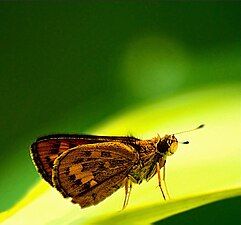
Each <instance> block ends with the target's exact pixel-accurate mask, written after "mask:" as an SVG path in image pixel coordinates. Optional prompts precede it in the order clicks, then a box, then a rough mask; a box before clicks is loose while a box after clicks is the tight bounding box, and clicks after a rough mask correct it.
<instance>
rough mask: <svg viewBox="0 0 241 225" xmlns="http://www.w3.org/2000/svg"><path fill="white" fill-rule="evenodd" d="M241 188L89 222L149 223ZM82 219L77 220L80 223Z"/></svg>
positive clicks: (238, 194)
mask: <svg viewBox="0 0 241 225" xmlns="http://www.w3.org/2000/svg"><path fill="white" fill-rule="evenodd" d="M240 195H241V189H240V188H237V189H233V190H227V191H220V192H215V193H211V194H205V195H200V196H195V197H191V198H187V199H180V200H177V201H170V202H168V203H167V204H155V205H151V206H146V207H142V208H136V209H134V210H130V211H123V212H121V213H119V214H115V215H113V216H110V217H108V218H102V219H101V218H97V219H96V220H95V221H90V222H89V223H88V224H93V223H98V224H99V225H102V224H103V225H105V224H115V225H121V224H129V222H130V221H132V222H131V224H133V225H134V224H142V225H148V224H151V223H153V222H155V221H158V220H161V219H164V218H166V217H169V216H172V215H174V214H178V213H181V212H184V211H187V210H190V209H193V208H196V207H198V206H201V205H205V204H208V203H210V202H215V201H218V200H221V199H225V198H230V197H235V196H240ZM79 222H80V221H75V224H79Z"/></svg>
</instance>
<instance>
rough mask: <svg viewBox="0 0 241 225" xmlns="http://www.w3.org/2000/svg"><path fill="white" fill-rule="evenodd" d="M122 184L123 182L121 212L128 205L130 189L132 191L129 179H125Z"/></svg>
mask: <svg viewBox="0 0 241 225" xmlns="http://www.w3.org/2000/svg"><path fill="white" fill-rule="evenodd" d="M124 182H125V200H124V203H123V207H122V210H123V209H125V208H126V206H127V205H128V202H129V198H130V194H131V189H132V182H131V180H130V179H129V177H127V178H126V179H125V181H124Z"/></svg>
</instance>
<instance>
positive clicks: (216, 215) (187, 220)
mask: <svg viewBox="0 0 241 225" xmlns="http://www.w3.org/2000/svg"><path fill="white" fill-rule="evenodd" d="M240 208H241V197H235V198H230V199H225V200H222V201H218V202H214V203H211V204H207V205H204V206H201V207H198V208H195V209H192V210H189V211H187V212H183V213H180V214H177V215H174V216H171V217H169V218H167V219H164V220H161V221H158V222H155V223H153V225H163V224H165V225H175V224H185V225H189V224H190V225H192V224H205V225H213V224H218V225H226V224H240Z"/></svg>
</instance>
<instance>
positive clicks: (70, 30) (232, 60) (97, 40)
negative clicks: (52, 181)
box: [0, 1, 241, 211]
mask: <svg viewBox="0 0 241 225" xmlns="http://www.w3.org/2000/svg"><path fill="white" fill-rule="evenodd" d="M240 6H241V4H240V3H239V2H233V3H232V2H231V3H230V2H229V3H221V2H217V3H207V2H206V3H198V2H194V3H190V2H189V3H188V2H185V3H183V2H182V3H177V2H176V3H174V2H172V3H167V2H166V3H161V2H155V3H143V2H136V3H127V2H125V3H121V2H118V1H115V2H109V1H108V2H106V3H96V2H94V1H88V2H87V1H86V2H79V3H73V2H72V3H63V2H62V3H59V4H57V3H47V2H45V3H38V2H23V3H19V2H11V3H7V2H1V3H0V62H1V63H0V64H1V65H0V104H1V110H0V128H1V130H0V132H1V135H0V143H1V149H0V162H1V163H0V171H1V174H0V193H1V194H0V211H3V210H6V209H8V208H9V207H11V206H12V205H13V204H14V203H15V202H17V201H18V200H19V199H20V198H21V197H22V196H23V195H24V194H25V193H26V192H27V191H28V190H29V189H30V188H31V186H32V185H33V184H34V183H36V181H37V180H39V176H38V174H37V172H36V170H35V168H34V166H33V164H32V162H31V159H30V157H29V146H30V144H31V143H32V142H33V141H34V140H35V138H36V137H38V136H41V135H45V134H51V133H58V132H60V133H65V132H66V133H87V132H88V130H90V129H91V128H92V127H96V126H97V124H99V123H101V122H102V121H104V120H105V119H107V118H109V117H110V116H112V115H115V114H116V113H119V112H121V111H124V110H128V109H130V108H133V107H137V106H140V105H144V104H148V103H149V102H155V101H157V100H158V101H162V100H164V99H167V98H170V97H172V96H175V95H179V94H180V93H183V92H189V91H192V90H196V89H201V88H202V87H212V86H214V85H215V86H218V85H228V84H232V83H239V84H240V81H241V80H240V75H241V63H240V62H241V43H240V42H241V29H240V25H241V24H240V23H241V22H240V21H241V7H240ZM170 123H171V121H170ZM140 126H141V124H140ZM107 135H108V134H107ZM3 193H4V194H3Z"/></svg>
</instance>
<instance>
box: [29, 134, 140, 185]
mask: <svg viewBox="0 0 241 225" xmlns="http://www.w3.org/2000/svg"><path fill="white" fill-rule="evenodd" d="M115 140H116V141H124V142H128V141H131V142H134V141H135V140H138V139H136V138H133V137H109V136H95V135H77V134H69V135H67V134H56V135H49V136H43V137H40V138H38V139H37V140H36V142H34V143H33V144H32V145H31V149H30V151H31V156H32V159H33V161H34V163H35V165H36V167H37V169H38V172H39V173H40V174H41V175H42V177H43V178H44V179H45V180H46V181H47V182H48V183H49V184H51V185H52V186H53V183H52V169H53V164H54V160H55V159H56V158H57V157H58V156H59V155H61V154H62V153H63V152H64V151H66V150H68V149H70V148H73V147H76V146H80V145H84V144H92V143H99V142H110V141H115Z"/></svg>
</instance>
